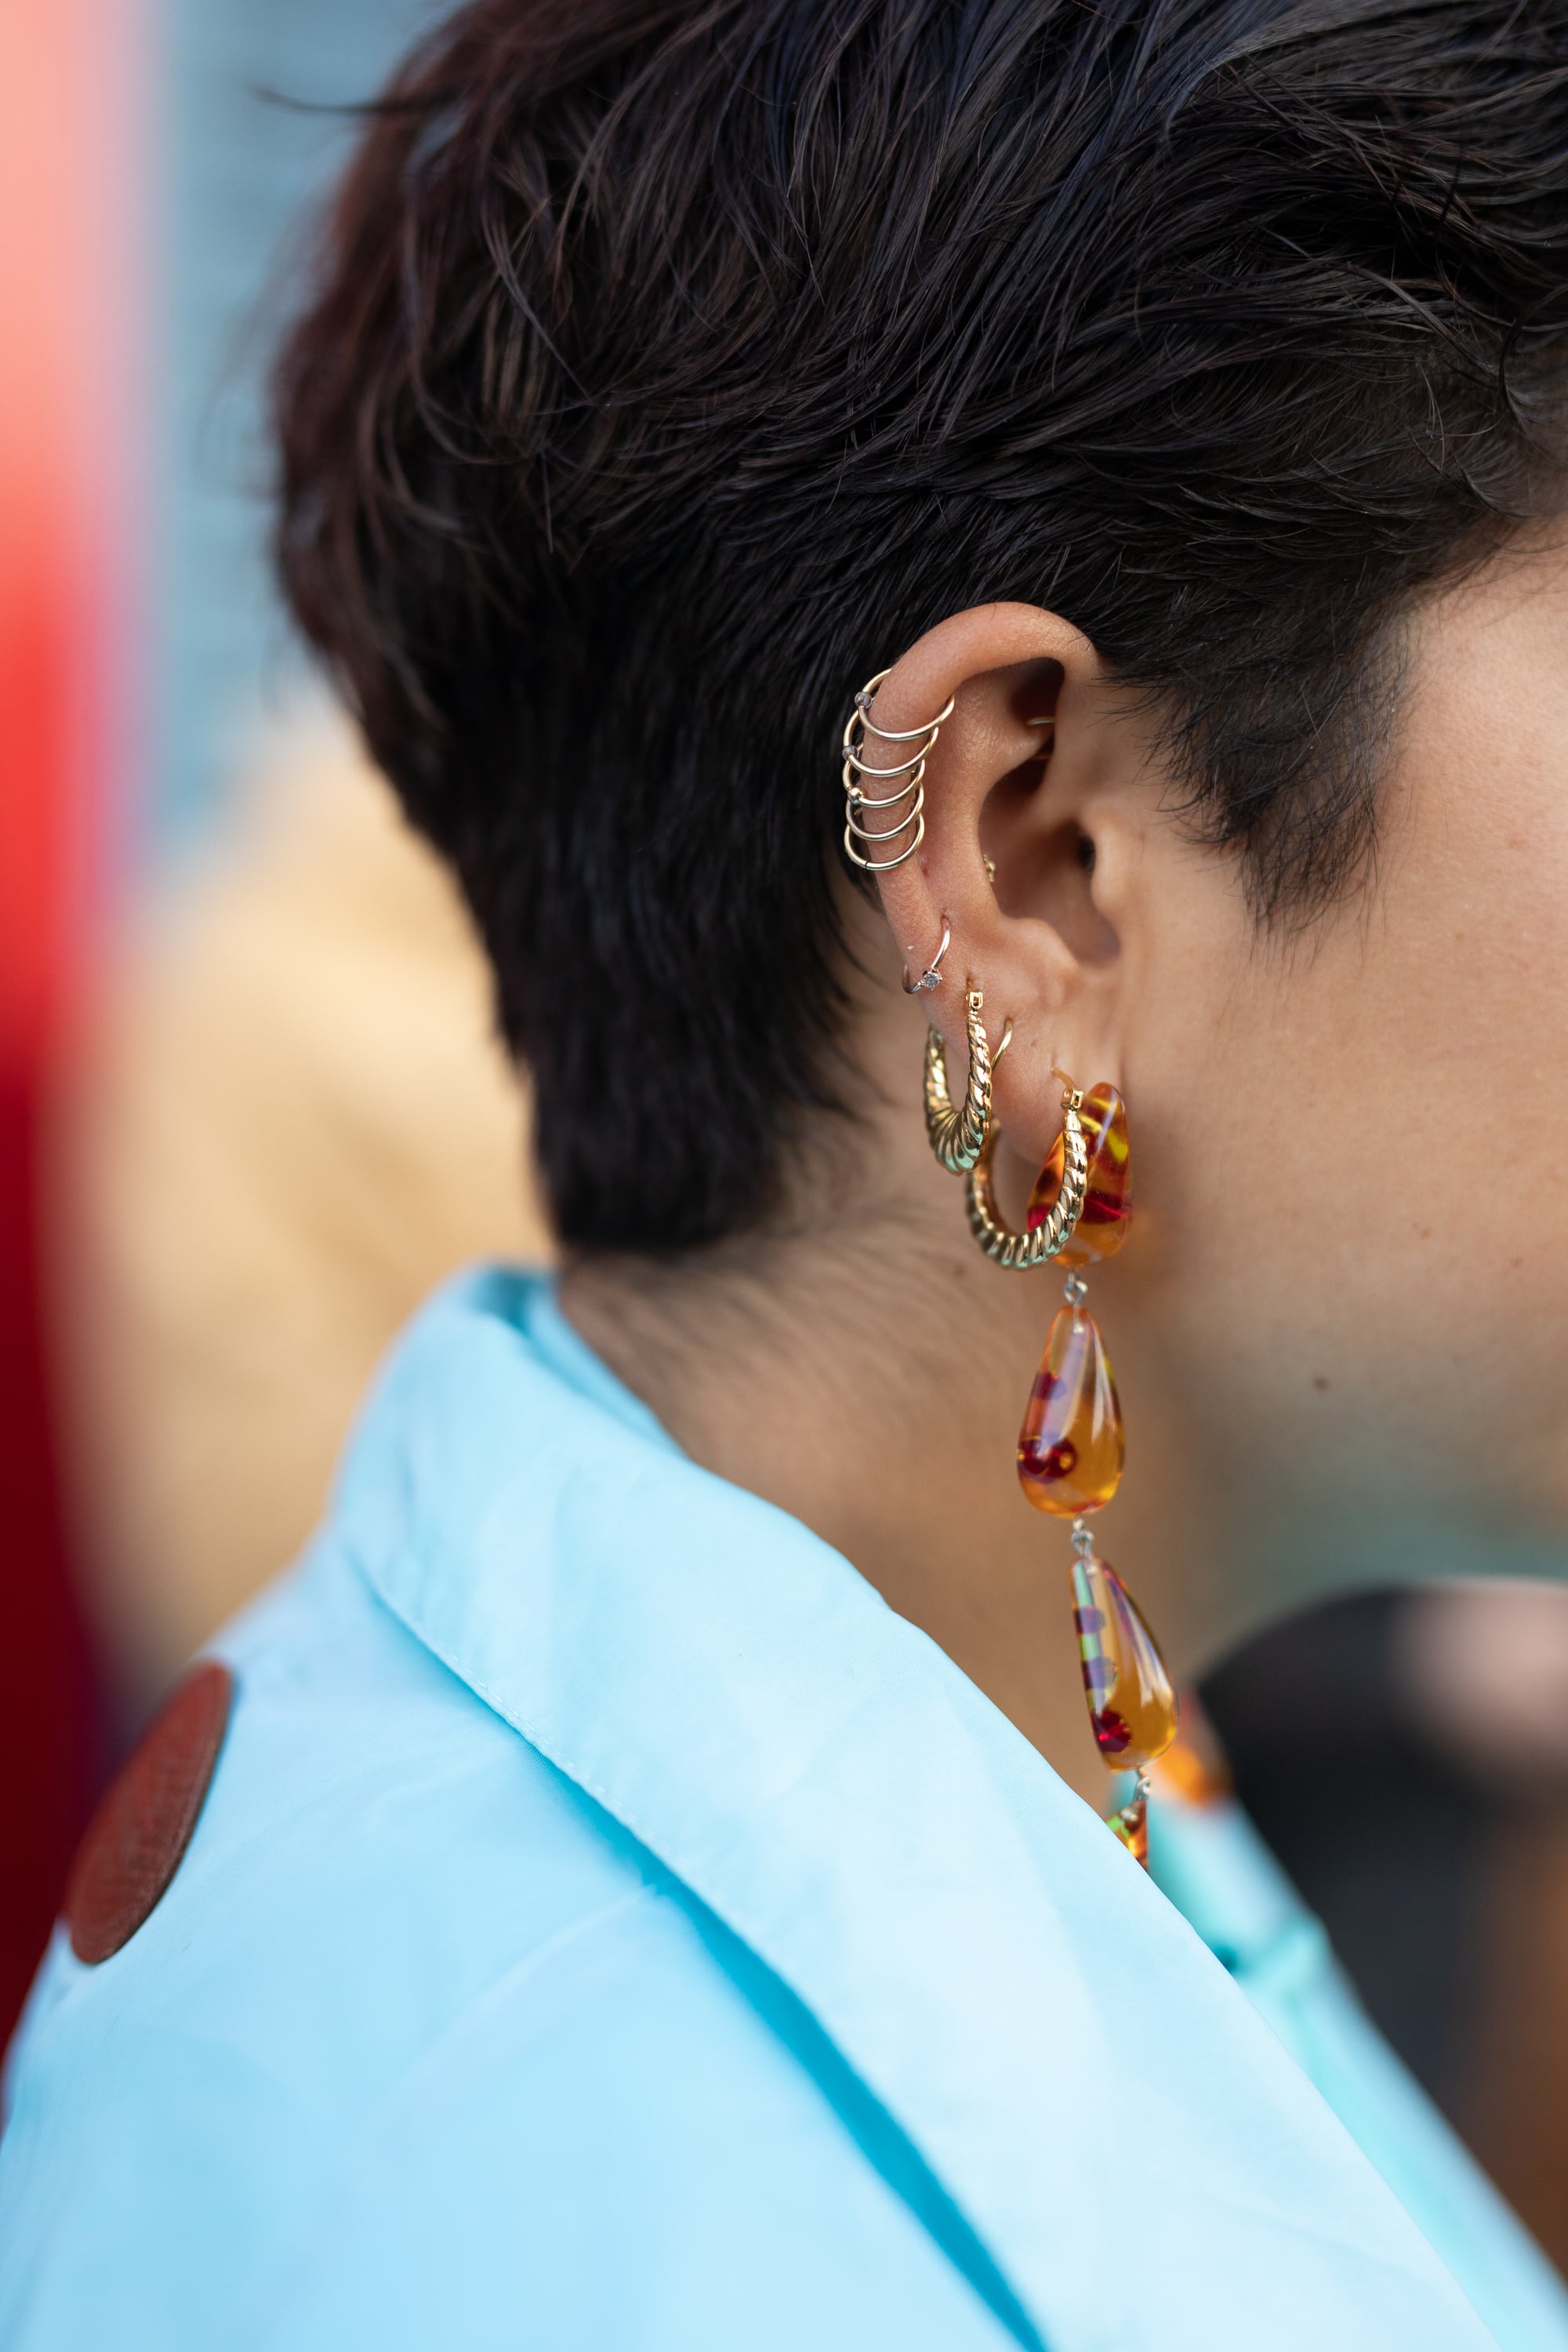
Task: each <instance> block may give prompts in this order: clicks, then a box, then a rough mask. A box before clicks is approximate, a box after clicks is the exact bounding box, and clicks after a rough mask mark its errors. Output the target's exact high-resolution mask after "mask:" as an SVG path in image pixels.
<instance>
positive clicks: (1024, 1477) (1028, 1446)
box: [1018, 1307, 1127, 1519]
mask: <svg viewBox="0 0 1568 2352" xmlns="http://www.w3.org/2000/svg"><path fill="white" fill-rule="evenodd" d="M1126 1454H1127V1441H1126V1437H1125V1435H1124V1433H1123V1431H1122V1427H1121V1405H1120V1404H1119V1403H1118V1402H1117V1397H1116V1382H1115V1381H1114V1380H1113V1379H1112V1378H1111V1375H1110V1359H1109V1358H1108V1356H1107V1355H1106V1352H1105V1342H1104V1340H1103V1339H1101V1338H1100V1326H1099V1324H1098V1323H1096V1321H1095V1319H1094V1318H1093V1316H1092V1315H1090V1314H1088V1313H1087V1312H1086V1311H1085V1309H1084V1308H1083V1307H1063V1308H1062V1309H1061V1311H1060V1313H1059V1314H1058V1316H1057V1318H1056V1320H1055V1322H1054V1323H1053V1324H1052V1325H1051V1328H1050V1330H1049V1332H1048V1334H1047V1339H1046V1352H1045V1354H1044V1355H1043V1356H1042V1357H1041V1358H1040V1369H1039V1370H1038V1371H1037V1373H1036V1374H1035V1385H1034V1387H1033V1388H1032V1389H1031V1390H1030V1391H1029V1402H1028V1404H1027V1406H1026V1409H1025V1412H1024V1426H1023V1428H1022V1429H1021V1430H1020V1431H1019V1432H1018V1483H1019V1485H1020V1486H1022V1487H1023V1489H1024V1493H1025V1495H1026V1496H1027V1498H1028V1500H1029V1501H1030V1502H1031V1503H1033V1505H1034V1507H1035V1508H1036V1510H1037V1511H1049V1512H1050V1513H1051V1515H1052V1516H1053V1517H1056V1518H1059V1519H1076V1518H1078V1517H1079V1516H1080V1515H1081V1514H1082V1513H1083V1512H1085V1511H1098V1510H1099V1509H1100V1506H1101V1504H1103V1503H1109V1502H1110V1498H1111V1496H1112V1495H1114V1494H1115V1492H1116V1489H1117V1486H1118V1484H1119V1482H1120V1480H1121V1465H1122V1463H1123V1461H1124V1460H1125V1458H1126Z"/></svg>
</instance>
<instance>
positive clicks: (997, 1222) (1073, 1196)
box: [927, 1074, 1089, 1274]
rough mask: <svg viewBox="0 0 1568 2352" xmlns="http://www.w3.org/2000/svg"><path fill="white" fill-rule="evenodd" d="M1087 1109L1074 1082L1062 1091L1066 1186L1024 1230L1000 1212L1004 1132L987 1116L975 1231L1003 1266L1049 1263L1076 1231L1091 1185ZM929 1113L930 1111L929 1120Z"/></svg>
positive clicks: (972, 1206) (977, 1166)
mask: <svg viewBox="0 0 1568 2352" xmlns="http://www.w3.org/2000/svg"><path fill="white" fill-rule="evenodd" d="M1058 1075H1059V1074H1058ZM1082 1108H1083V1096H1082V1095H1081V1093H1080V1092H1079V1089H1078V1087H1075V1086H1073V1085H1072V1084H1071V1083H1070V1081H1069V1082H1068V1084H1067V1086H1066V1087H1065V1088H1064V1090H1063V1094H1062V1141H1061V1150H1062V1163H1063V1164H1062V1176H1061V1189H1060V1190H1059V1192H1058V1194H1057V1196H1056V1199H1055V1201H1054V1202H1052V1204H1051V1208H1050V1211H1049V1213H1048V1214H1047V1215H1046V1216H1044V1217H1042V1218H1041V1219H1040V1220H1039V1222H1038V1223H1031V1224H1030V1225H1028V1226H1027V1227H1026V1229H1025V1231H1024V1232H1023V1233H1021V1234H1019V1233H1015V1232H1014V1231H1013V1228H1012V1227H1011V1226H1010V1225H1005V1224H1004V1223H1003V1222H1002V1219H1001V1218H1000V1217H999V1216H998V1214H997V1213H996V1201H995V1196H994V1193H993V1192H992V1189H991V1163H992V1161H993V1160H994V1159H995V1156H996V1146H997V1143H998V1141H999V1140H1000V1130H999V1129H997V1128H995V1127H994V1126H992V1125H991V1124H990V1121H989V1118H988V1119H987V1122H986V1130H985V1135H984V1139H983V1141H982V1143H981V1147H980V1150H978V1151H977V1152H976V1153H975V1155H974V1158H973V1160H972V1161H971V1162H970V1163H969V1230H970V1232H971V1233H972V1234H973V1235H974V1238H975V1240H976V1241H977V1242H978V1243H979V1244H980V1246H981V1248H982V1249H983V1250H984V1253H985V1255H986V1256H987V1257H988V1258H991V1259H992V1260H993V1261H994V1263H995V1264H996V1265H1005V1266H1011V1267H1013V1268H1014V1269H1015V1270H1016V1271H1017V1272H1018V1273H1020V1274H1026V1273H1027V1272H1028V1270H1029V1269H1030V1267H1031V1266H1037V1265H1044V1264H1045V1263H1046V1260H1047V1258H1052V1257H1055V1256H1057V1255H1058V1253H1059V1252H1060V1251H1062V1250H1064V1249H1065V1248H1066V1247H1067V1245H1068V1242H1069V1241H1071V1239H1072V1236H1073V1229H1074V1227H1075V1226H1076V1225H1077V1223H1078V1221H1079V1217H1080V1216H1081V1215H1082V1214H1083V1202H1084V1193H1085V1191H1086V1189H1087V1187H1088V1183H1089V1146H1088V1144H1087V1143H1086V1142H1085V1140H1084V1133H1083V1122H1082V1120H1081V1119H1080V1118H1079V1111H1080V1110H1081V1109H1082ZM929 1116H930V1115H929V1113H928V1115H927V1117H928V1124H929Z"/></svg>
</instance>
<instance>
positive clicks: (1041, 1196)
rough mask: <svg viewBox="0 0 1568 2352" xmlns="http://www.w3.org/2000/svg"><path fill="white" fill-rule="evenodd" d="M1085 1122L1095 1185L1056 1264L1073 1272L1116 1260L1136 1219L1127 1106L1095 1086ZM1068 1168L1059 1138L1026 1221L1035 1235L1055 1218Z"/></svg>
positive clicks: (1081, 1113) (1088, 1187) (1086, 1192)
mask: <svg viewBox="0 0 1568 2352" xmlns="http://www.w3.org/2000/svg"><path fill="white" fill-rule="evenodd" d="M1079 1119H1080V1120H1081V1122H1082V1124H1083V1139H1084V1141H1085V1143H1086V1144H1087V1145H1088V1146H1089V1181H1088V1183H1087V1185H1086V1187H1085V1190H1084V1196H1083V1212H1082V1214H1081V1215H1080V1216H1079V1221H1078V1223H1077V1224H1076V1225H1075V1226H1074V1227H1073V1234H1072V1239H1071V1240H1070V1241H1069V1242H1068V1244H1067V1246H1066V1247H1065V1249H1061V1250H1058V1253H1057V1255H1056V1257H1055V1259H1054V1260H1053V1263H1054V1264H1055V1265H1059V1266H1064V1267H1067V1268H1069V1269H1070V1268H1071V1267H1074V1266H1083V1265H1099V1264H1100V1262H1101V1261H1102V1260H1103V1259H1105V1258H1108V1257H1114V1256H1115V1255H1116V1253H1117V1251H1118V1250H1119V1249H1120V1248H1121V1244H1122V1243H1123V1242H1124V1241H1125V1240H1126V1239H1127V1227H1128V1223H1129V1220H1130V1219H1131V1214H1132V1164H1131V1159H1130V1157H1129V1152H1128V1142H1127V1106H1126V1104H1125V1103H1124V1102H1123V1101H1122V1099H1121V1096H1120V1095H1119V1094H1118V1093H1117V1091H1116V1088H1115V1087H1111V1086H1105V1085H1100V1086H1098V1087H1090V1088H1089V1092H1088V1093H1087V1094H1086V1095H1085V1097H1084V1098H1083V1103H1082V1107H1081V1108H1080V1109H1079ZM1065 1164H1066V1161H1065V1153H1064V1148H1063V1141H1062V1138H1061V1137H1060V1136H1059V1135H1058V1138H1057V1139H1056V1142H1055V1144H1054V1145H1053V1146H1052V1149H1051V1155H1050V1158H1049V1159H1048V1160H1047V1161H1046V1164H1045V1166H1044V1167H1043V1168H1042V1169H1041V1171H1040V1172H1039V1174H1038V1176H1037V1178H1036V1179H1035V1189H1034V1191H1033V1192H1031V1193H1030V1195H1029V1209H1028V1214H1027V1215H1026V1218H1025V1220H1024V1223H1025V1229H1026V1232H1029V1233H1031V1234H1032V1233H1033V1232H1034V1230H1035V1228H1036V1226H1037V1225H1043V1224H1044V1223H1045V1222H1046V1219H1047V1217H1048V1216H1049V1215H1050V1213H1051V1211H1052V1209H1053V1208H1054V1207H1055V1205H1056V1198H1057V1194H1058V1192H1060V1191H1061V1189H1062V1173H1063V1170H1064V1167H1065Z"/></svg>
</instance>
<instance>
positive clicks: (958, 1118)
mask: <svg viewBox="0 0 1568 2352" xmlns="http://www.w3.org/2000/svg"><path fill="white" fill-rule="evenodd" d="M984 1003H985V999H984V996H982V994H981V993H980V991H979V990H978V989H977V988H972V989H970V991H969V992H968V993H967V994H966V996H965V997H964V1000H963V1021H964V1027H965V1030H966V1032H967V1034H968V1038H969V1083H968V1085H967V1086H966V1087H964V1090H963V1105H962V1107H961V1108H954V1106H953V1100H952V1095H951V1094H950V1093H949V1091H948V1084H947V1062H946V1058H945V1056H944V1054H943V1051H942V1038H941V1036H940V1035H939V1034H938V1032H937V1031H936V1030H934V1029H928V1030H927V1031H926V1068H925V1100H926V1138H927V1140H928V1141H929V1143H930V1145H931V1150H932V1151H933V1153H934V1154H935V1156H936V1159H937V1161H938V1163H939V1165H940V1166H942V1167H943V1168H945V1169H946V1170H947V1171H948V1173H949V1175H951V1176H962V1175H963V1171H964V1170H965V1169H966V1168H973V1165H974V1163H975V1161H976V1160H978V1159H979V1157H980V1154H981V1150H982V1149H983V1148H984V1142H985V1131H986V1129H987V1128H988V1127H989V1125H990V1123H991V1048H990V1045H989V1044H988V1043H987V1041H986V1036H985V1031H984V1028H983V1026H982V1025H981V1020H980V1014H981V1010H982V1008H983V1006H984Z"/></svg>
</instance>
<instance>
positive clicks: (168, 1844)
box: [66, 1658, 234, 1964]
mask: <svg viewBox="0 0 1568 2352" xmlns="http://www.w3.org/2000/svg"><path fill="white" fill-rule="evenodd" d="M233 1696H234V1676H233V1675H231V1674H230V1673H229V1670H228V1668H227V1667H226V1666H225V1665H221V1664H219V1663H218V1661H217V1659H216V1658H207V1659H205V1660H204V1661H203V1663H202V1664H200V1665H199V1666H193V1667H192V1669H191V1671H190V1673H189V1674H188V1675H186V1676H185V1677H184V1681H183V1682H181V1683H180V1684H178V1685H177V1686H176V1687H175V1689H174V1694H173V1696H171V1697H170V1698H169V1699H167V1700H166V1701H165V1703H164V1705H163V1706H162V1707H161V1708H160V1710H159V1712H158V1713H157V1715H156V1716H154V1717H153V1721H152V1722H151V1723H150V1724H149V1725H148V1727H147V1729H146V1730H145V1731H144V1732H143V1733H142V1738H141V1740H140V1742H139V1743H138V1745H137V1747H136V1748H135V1750H134V1752H133V1753H132V1756H131V1757H130V1759H128V1761H127V1762H126V1763H125V1764H124V1765H123V1766H122V1767H121V1770H120V1773H119V1775H118V1776H117V1778H116V1779H115V1780H114V1781H113V1783H112V1784H111V1786H110V1789H109V1790H108V1793H107V1794H106V1795H105V1797H104V1799H103V1801H102V1803H101V1804H100V1806H99V1809H98V1811H97V1812H96V1813H95V1814H94V1815H93V1817H92V1821H91V1823H90V1824H89V1829H88V1832H87V1835H86V1837H85V1838H83V1840H82V1842H81V1847H80V1850H79V1853H78V1854H77V1858H76V1861H75V1864H73V1865H72V1869H71V1876H70V1885H69V1886H68V1888H67V1890H66V1921H67V1925H68V1927H69V1928H70V1938H71V1949H72V1951H73V1952H74V1953H75V1954H76V1956H77V1958H78V1959H79V1960H86V1961H88V1962H89V1964H96V1963H97V1962H98V1961H100V1960H107V1959H108V1958H110V1956H111V1954H113V1953H115V1952H117V1951H119V1949H120V1948H121V1945H122V1944H128V1943H129V1942H130V1941H131V1938H132V1936H133V1935H134V1934H135V1933H136V1930H137V1928H138V1927H141V1926H142V1922H143V1921H144V1920H145V1919H146V1917H147V1916H148V1914H149V1913H150V1912H151V1911H152V1910H153V1907H154V1906H155V1905H156V1904H157V1902H158V1900H159V1898H160V1897H161V1895H163V1891H164V1889H165V1888H166V1887H167V1886H168V1885H169V1882H170V1880H171V1879H172V1878H173V1877H174V1873H175V1871H176V1870H178V1868H179V1866H180V1863H181V1860H182V1858H183V1856H184V1851H185V1848H186V1846H187V1845H189V1843H190V1842H191V1832H192V1831H193V1830H194V1829H195V1825H196V1816H197V1815H198V1814H199V1813H200V1811H201V1809H202V1806H203V1804H204V1803H205V1800H206V1793H207V1789H208V1787H209V1785H210V1784H211V1781H212V1776H213V1767H214V1766H215V1765H216V1762H217V1757H218V1749H219V1748H221V1747H222V1746H223V1735H224V1731H225V1729H226V1726H227V1723H228V1710H229V1703H230V1701H231V1699H232V1698H233Z"/></svg>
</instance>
